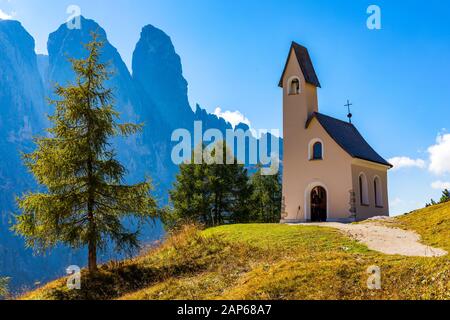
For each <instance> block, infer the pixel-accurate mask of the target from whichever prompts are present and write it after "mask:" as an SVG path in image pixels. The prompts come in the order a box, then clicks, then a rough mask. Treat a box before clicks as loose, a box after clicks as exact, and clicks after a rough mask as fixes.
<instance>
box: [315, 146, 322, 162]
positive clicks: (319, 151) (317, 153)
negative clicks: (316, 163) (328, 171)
mask: <svg viewBox="0 0 450 320" xmlns="http://www.w3.org/2000/svg"><path fill="white" fill-rule="evenodd" d="M322 159H323V152H322V143H321V142H316V143H314V145H313V160H322Z"/></svg>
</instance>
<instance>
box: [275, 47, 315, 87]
mask: <svg viewBox="0 0 450 320" xmlns="http://www.w3.org/2000/svg"><path fill="white" fill-rule="evenodd" d="M292 49H294V52H295V56H296V57H297V61H298V64H299V65H300V68H301V69H302V72H303V75H304V77H305V80H306V82H307V83H309V84H312V85H314V86H316V87H319V88H321V86H320V82H319V79H318V78H317V74H316V71H315V70H314V66H313V64H312V61H311V57H310V56H309V52H308V49H306V48H305V47H303V46H301V45H299V44H298V43H295V42H292V45H291V49H290V50H289V56H288V58H287V61H286V66H285V67H284V70H283V75H282V76H281V80H280V83H279V86H280V87H283V78H284V74H285V73H286V69H287V65H288V63H289V58H290V56H291V51H292Z"/></svg>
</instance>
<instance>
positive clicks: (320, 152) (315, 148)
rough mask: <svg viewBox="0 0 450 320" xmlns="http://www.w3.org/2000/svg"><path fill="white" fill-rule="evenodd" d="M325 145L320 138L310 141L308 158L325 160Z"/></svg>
mask: <svg viewBox="0 0 450 320" xmlns="http://www.w3.org/2000/svg"><path fill="white" fill-rule="evenodd" d="M324 153H325V151H324V145H323V141H322V140H321V139H320V138H315V139H312V140H310V141H309V144H308V160H310V161H314V160H323V159H324Z"/></svg>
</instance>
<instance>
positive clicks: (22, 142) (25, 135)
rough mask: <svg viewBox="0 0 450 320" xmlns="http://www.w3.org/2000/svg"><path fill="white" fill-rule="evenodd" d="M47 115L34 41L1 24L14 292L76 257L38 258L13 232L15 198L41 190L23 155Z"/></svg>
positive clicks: (2, 196)
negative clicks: (27, 192)
mask: <svg viewBox="0 0 450 320" xmlns="http://www.w3.org/2000/svg"><path fill="white" fill-rule="evenodd" d="M48 112H49V107H48V106H47V105H46V103H45V93H44V86H43V83H42V80H41V77H40V74H39V70H38V62H37V57H36V54H35V51H34V40H33V38H32V37H31V35H30V34H29V33H28V32H27V31H26V30H25V29H24V28H23V27H22V25H21V24H20V23H19V22H17V21H5V20H0V275H2V276H4V275H7V276H10V277H12V286H13V287H14V288H17V287H19V286H24V285H27V286H29V285H32V284H33V283H34V282H35V281H48V280H50V279H53V278H54V277H56V276H58V275H61V272H58V271H56V270H58V269H60V268H64V266H67V265H68V264H69V263H70V262H71V256H72V253H70V254H69V253H67V252H66V254H63V253H62V252H61V251H60V250H55V251H54V252H53V254H51V255H49V256H48V257H46V258H42V257H34V256H33V254H32V252H31V251H30V250H27V249H26V248H25V246H24V242H23V241H22V239H20V238H18V237H15V236H14V235H13V234H12V233H11V231H10V230H9V228H10V226H11V222H12V221H13V217H12V213H16V206H15V197H16V196H20V195H21V194H22V193H23V192H26V191H28V190H31V189H35V188H36V187H37V186H36V184H35V182H34V179H33V178H32V177H31V176H30V175H29V174H28V172H27V170H26V168H25V167H24V166H23V164H22V160H21V155H20V153H21V152H29V151H30V150H31V149H32V148H33V144H32V137H33V136H34V135H42V134H44V127H45V126H46V124H47V119H46V115H47V114H48ZM63 270H64V269H63Z"/></svg>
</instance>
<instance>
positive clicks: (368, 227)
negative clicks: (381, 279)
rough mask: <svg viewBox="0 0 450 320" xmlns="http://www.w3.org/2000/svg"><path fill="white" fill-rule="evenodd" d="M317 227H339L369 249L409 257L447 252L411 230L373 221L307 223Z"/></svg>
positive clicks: (441, 254) (440, 254)
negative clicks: (385, 225) (429, 243)
mask: <svg viewBox="0 0 450 320" xmlns="http://www.w3.org/2000/svg"><path fill="white" fill-rule="evenodd" d="M304 225H309V226H311V225H313V226H319V227H330V228H335V229H339V230H341V231H342V232H344V233H345V234H346V235H348V236H350V237H351V238H353V239H356V240H358V241H359V242H362V243H364V244H366V245H367V246H368V247H369V249H371V250H374V251H379V252H382V253H385V254H390V255H394V254H399V255H403V256H409V257H441V256H445V255H447V254H448V253H447V252H446V251H445V250H442V249H438V248H433V247H430V246H426V245H424V244H422V243H420V240H421V237H420V236H419V235H418V234H417V233H415V232H412V231H405V230H402V229H397V228H389V227H384V226H381V225H377V224H375V223H371V222H367V223H363V224H343V223H334V222H327V223H309V224H304Z"/></svg>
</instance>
